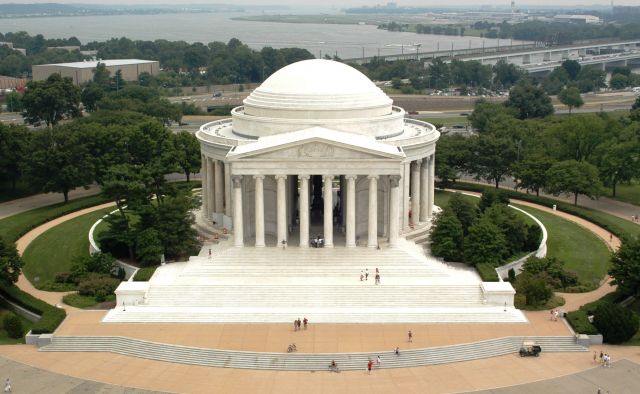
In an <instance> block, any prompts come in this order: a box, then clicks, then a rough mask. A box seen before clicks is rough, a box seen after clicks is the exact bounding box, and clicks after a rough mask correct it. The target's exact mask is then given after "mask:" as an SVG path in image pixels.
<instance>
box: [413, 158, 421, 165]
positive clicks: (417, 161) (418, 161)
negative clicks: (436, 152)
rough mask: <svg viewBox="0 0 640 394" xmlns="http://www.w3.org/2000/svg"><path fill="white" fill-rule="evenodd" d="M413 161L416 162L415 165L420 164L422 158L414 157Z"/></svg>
mask: <svg viewBox="0 0 640 394" xmlns="http://www.w3.org/2000/svg"><path fill="white" fill-rule="evenodd" d="M414 161H415V162H416V164H417V165H420V164H422V158H420V159H416V160H414Z"/></svg>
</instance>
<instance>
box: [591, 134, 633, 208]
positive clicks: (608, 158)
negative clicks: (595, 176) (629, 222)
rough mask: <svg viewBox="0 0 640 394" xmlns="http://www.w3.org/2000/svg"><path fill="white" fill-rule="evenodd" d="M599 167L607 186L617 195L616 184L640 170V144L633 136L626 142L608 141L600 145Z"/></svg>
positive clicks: (629, 179) (630, 177) (628, 179)
mask: <svg viewBox="0 0 640 394" xmlns="http://www.w3.org/2000/svg"><path fill="white" fill-rule="evenodd" d="M596 153H597V156H599V157H598V169H599V170H600V175H601V176H602V179H603V181H604V184H605V185H606V186H610V187H611V189H612V195H613V197H615V196H616V186H617V185H618V183H620V182H625V181H626V182H628V181H631V179H632V178H633V177H634V176H636V175H637V174H638V172H639V171H640V160H639V159H638V157H639V156H640V145H639V144H638V140H637V139H635V138H633V139H631V138H630V139H629V140H628V141H624V142H616V141H607V142H604V143H602V144H601V145H600V146H598V151H597V152H596Z"/></svg>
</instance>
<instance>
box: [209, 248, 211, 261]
mask: <svg viewBox="0 0 640 394" xmlns="http://www.w3.org/2000/svg"><path fill="white" fill-rule="evenodd" d="M209 260H211V248H209Z"/></svg>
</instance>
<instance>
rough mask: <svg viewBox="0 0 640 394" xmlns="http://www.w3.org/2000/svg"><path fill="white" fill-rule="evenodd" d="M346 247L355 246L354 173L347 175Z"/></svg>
mask: <svg viewBox="0 0 640 394" xmlns="http://www.w3.org/2000/svg"><path fill="white" fill-rule="evenodd" d="M346 178H347V207H346V208H347V242H346V244H345V246H346V247H347V248H354V247H355V246H356V178H357V176H356V175H347V176H346Z"/></svg>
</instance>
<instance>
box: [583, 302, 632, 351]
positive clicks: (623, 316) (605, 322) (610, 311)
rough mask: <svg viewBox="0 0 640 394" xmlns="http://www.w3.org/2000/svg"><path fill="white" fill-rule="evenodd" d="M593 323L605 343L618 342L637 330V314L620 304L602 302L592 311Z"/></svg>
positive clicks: (625, 339) (624, 340)
mask: <svg viewBox="0 0 640 394" xmlns="http://www.w3.org/2000/svg"><path fill="white" fill-rule="evenodd" d="M593 325H594V326H596V328H597V329H598V332H600V333H601V334H602V337H603V340H604V341H605V342H606V343H611V344H618V343H622V342H626V341H628V340H629V339H631V337H633V336H634V334H635V333H636V332H637V331H638V316H636V315H635V314H634V313H633V312H632V311H630V310H629V309H627V308H625V307H623V306H621V305H617V304H612V303H610V302H602V303H600V304H599V305H598V306H597V307H596V309H595V311H593Z"/></svg>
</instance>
